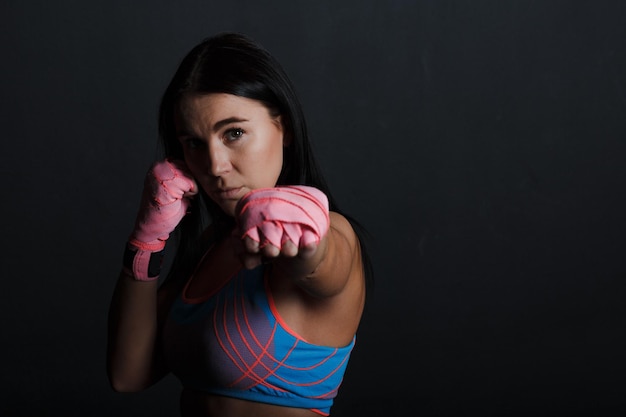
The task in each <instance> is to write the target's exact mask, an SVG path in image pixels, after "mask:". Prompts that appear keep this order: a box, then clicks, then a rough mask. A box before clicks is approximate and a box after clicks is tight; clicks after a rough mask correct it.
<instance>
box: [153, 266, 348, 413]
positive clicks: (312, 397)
mask: <svg viewBox="0 0 626 417" xmlns="http://www.w3.org/2000/svg"><path fill="white" fill-rule="evenodd" d="M268 268H269V267H267V266H265V265H260V266H258V267H257V268H255V269H253V270H247V269H245V268H242V269H240V270H239V271H238V272H236V273H235V274H234V275H233V276H232V277H231V278H230V279H229V280H228V281H227V282H226V283H225V284H224V285H223V286H222V287H221V288H218V289H216V290H215V291H214V292H213V293H212V294H207V295H206V296H205V297H202V298H201V299H188V298H186V297H185V293H186V290H187V287H188V286H189V283H190V282H191V279H190V280H189V281H188V282H187V284H186V285H185V288H184V289H183V291H182V293H181V295H180V296H178V297H177V298H176V300H175V301H174V303H173V305H172V308H171V311H170V313H169V316H168V318H167V320H166V323H165V328H164V351H165V352H164V353H165V359H166V361H167V363H168V366H169V367H170V369H171V370H172V372H173V374H174V375H175V376H176V377H177V378H178V379H180V381H181V383H182V384H183V386H184V387H187V388H191V389H194V390H198V391H204V392H207V393H210V394H215V395H222V396H228V397H234V398H239V399H244V400H250V401H256V402H262V403H269V404H275V405H281V406H287V407H297V408H308V409H311V410H313V411H315V412H316V413H318V414H321V415H325V416H327V415H329V413H330V407H331V406H332V404H333V399H334V398H335V396H336V395H337V391H338V389H339V386H340V385H341V381H342V379H343V375H344V372H345V369H346V366H347V364H348V359H349V357H350V353H351V351H352V348H353V347H354V344H355V341H356V336H355V337H353V339H352V341H351V343H350V344H348V345H347V346H344V347H341V348H335V347H329V346H320V345H315V344H312V343H308V342H307V341H305V340H304V339H303V338H302V337H300V336H299V335H297V334H296V333H295V332H294V331H293V330H291V329H290V328H289V327H288V326H287V325H286V323H285V322H284V321H283V320H282V319H281V317H280V315H279V314H278V311H277V309H276V306H275V305H274V300H273V299H272V295H271V292H270V290H269V287H268V282H267V277H266V273H265V272H266V270H267V269H268Z"/></svg>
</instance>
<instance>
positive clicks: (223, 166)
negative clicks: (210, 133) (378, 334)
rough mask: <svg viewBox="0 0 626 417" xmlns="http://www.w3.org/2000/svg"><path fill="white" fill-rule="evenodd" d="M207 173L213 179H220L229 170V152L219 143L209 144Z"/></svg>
mask: <svg viewBox="0 0 626 417" xmlns="http://www.w3.org/2000/svg"><path fill="white" fill-rule="evenodd" d="M208 151H209V155H208V157H209V167H208V168H209V172H210V173H211V175H213V176H215V177H221V176H222V175H224V174H225V173H227V172H228V171H229V170H230V167H231V162H230V152H229V149H228V148H227V147H226V146H224V144H222V143H221V142H218V141H212V143H210V144H209V148H208Z"/></svg>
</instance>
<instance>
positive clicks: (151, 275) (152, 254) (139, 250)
mask: <svg viewBox="0 0 626 417" xmlns="http://www.w3.org/2000/svg"><path fill="white" fill-rule="evenodd" d="M197 191H198V188H197V185H196V183H195V181H194V179H193V177H192V176H191V174H190V173H189V172H188V170H187V168H186V166H185V165H184V163H182V162H181V161H176V160H171V159H166V160H163V161H159V162H156V163H154V164H153V165H152V167H151V168H150V170H149V171H148V173H147V174H146V177H145V181H144V189H143V194H142V197H141V203H140V207H139V211H138V213H137V219H136V221H135V226H134V228H133V231H132V233H131V234H130V236H129V239H128V244H127V250H126V253H125V255H124V266H125V268H126V269H127V270H128V272H130V273H131V274H132V275H133V277H134V278H135V279H137V280H139V281H151V280H154V279H157V278H158V274H159V270H160V265H161V260H162V253H163V252H162V251H163V249H164V248H165V243H166V241H167V239H168V238H169V235H170V233H172V232H173V231H174V229H175V228H176V226H177V225H178V223H179V222H180V221H181V220H182V218H183V217H184V216H185V214H186V213H187V208H188V207H189V204H190V203H191V200H190V198H191V197H192V196H193V195H195V194H196V193H197Z"/></svg>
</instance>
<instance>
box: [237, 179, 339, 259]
mask: <svg viewBox="0 0 626 417" xmlns="http://www.w3.org/2000/svg"><path fill="white" fill-rule="evenodd" d="M236 216H237V219H238V222H239V230H240V231H241V233H242V236H241V237H242V239H243V238H245V237H246V236H248V237H250V238H251V239H253V240H255V241H256V242H259V246H260V247H263V246H265V245H267V244H268V243H269V244H272V245H274V246H276V247H277V248H279V249H281V248H282V245H283V243H284V242H285V241H287V240H290V241H292V242H293V243H294V244H296V246H298V247H299V248H301V247H303V246H306V245H309V244H311V243H319V242H320V240H321V239H322V238H323V237H324V235H326V233H327V232H328V228H329V225H330V218H329V214H328V198H327V197H326V195H325V194H324V193H323V192H321V191H320V190H318V189H317V188H313V187H309V186H304V185H298V186H286V187H278V188H261V189H258V190H253V191H251V192H249V193H248V194H246V195H245V196H244V197H243V198H242V199H241V200H240V201H239V203H238V204H237V208H236Z"/></svg>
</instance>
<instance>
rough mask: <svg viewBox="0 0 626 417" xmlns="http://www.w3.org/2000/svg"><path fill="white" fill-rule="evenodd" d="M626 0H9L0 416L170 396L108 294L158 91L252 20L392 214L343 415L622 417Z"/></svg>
mask: <svg viewBox="0 0 626 417" xmlns="http://www.w3.org/2000/svg"><path fill="white" fill-rule="evenodd" d="M625 4H626V3H624V2H622V1H620V0H616V1H612V2H611V1H550V0H545V1H530V0H528V1H434V0H433V1H427V0H416V1H408V0H406V1H374V0H359V1H357V0H351V1H330V0H328V1H311V2H304V1H282V2H281V1H269V2H257V1H223V2H209V1H176V2H174V1H117V0H108V1H70V0H59V1H51V2H44V1H38V2H32V1H31V2H29V1H17V0H10V1H3V2H2V6H1V9H0V10H1V14H2V17H1V20H2V29H1V33H2V36H1V37H0V39H1V40H0V42H1V43H0V45H1V48H2V49H1V57H2V65H1V68H2V70H1V71H2V74H1V81H0V83H1V84H0V85H1V87H2V104H1V105H2V108H1V115H2V126H1V128H0V132H1V134H2V141H1V143H2V152H1V158H2V163H1V164H0V169H1V170H2V171H1V173H2V179H3V180H4V183H3V185H2V195H3V198H2V208H3V211H2V216H1V218H2V223H3V224H2V237H3V239H2V244H3V250H2V281H3V285H2V290H1V293H0V306H1V307H0V308H1V310H0V317H1V320H2V321H1V322H0V323H1V325H2V327H1V335H2V344H1V348H0V349H1V350H0V358H1V360H2V365H1V368H0V369H1V372H0V382H1V383H2V387H1V390H0V414H1V415H3V416H5V415H6V416H113V415H115V416H136V415H146V416H147V415H150V416H174V415H177V401H178V399H177V394H178V390H179V388H178V383H177V381H176V380H175V379H173V378H171V377H168V378H167V379H166V380H164V381H162V382H160V383H159V384H158V385H156V386H155V387H153V388H151V389H149V390H147V391H145V392H143V393H139V394H129V395H127V394H117V393H114V392H112V391H111V390H110V388H109V386H108V382H107V379H106V374H105V366H104V360H105V345H106V314H107V309H108V302H109V299H110V296H111V293H112V289H113V285H114V281H115V279H116V277H117V273H118V270H119V267H120V261H121V254H122V248H123V244H124V241H125V239H126V237H127V234H128V232H129V231H130V228H131V226H132V222H133V220H134V215H135V210H136V208H137V204H138V199H139V194H140V191H141V185H142V184H141V183H142V179H143V174H144V173H145V171H146V169H147V167H148V165H149V163H150V162H151V161H152V160H153V159H154V158H155V156H156V155H157V147H156V143H157V142H156V110H157V105H158V101H159V98H160V95H161V93H162V91H163V90H164V88H165V86H166V84H167V82H168V81H169V78H170V77H171V75H172V74H173V71H174V70H175V68H176V67H177V65H178V62H179V60H180V59H181V58H182V56H183V55H184V54H185V53H186V52H187V51H188V50H189V49H190V48H191V47H192V46H193V45H195V44H196V43H197V42H199V41H200V40H201V39H202V38H204V37H206V36H209V35H212V34H215V33H218V32H221V31H241V32H244V33H247V34H249V35H251V36H252V37H254V38H255V39H257V40H258V41H259V42H260V43H262V44H263V45H264V46H266V47H267V48H268V49H269V50H270V51H271V52H272V53H273V54H274V55H275V56H276V57H277V58H278V59H279V60H280V61H281V62H282V64H283V65H284V67H285V69H286V70H287V72H288V73H289V75H290V76H291V78H292V80H293V82H294V84H295V85H296V89H297V90H298V92H299V95H300V98H301V100H302V103H303V106H304V109H305V112H306V114H307V118H308V123H309V127H310V131H311V137H312V140H313V142H314V147H315V150H316V153H317V156H318V158H319V160H320V161H321V163H322V166H323V168H324V170H325V172H326V174H327V176H328V179H329V181H330V183H331V186H332V188H333V191H334V194H336V197H337V198H338V200H339V202H340V204H341V206H342V207H343V208H344V210H346V211H347V212H349V213H351V214H352V215H354V216H355V217H357V218H358V219H360V220H361V221H362V222H363V223H364V224H365V225H366V226H367V227H368V229H369V230H370V232H371V234H372V241H371V254H372V258H373V261H374V267H375V271H376V283H375V286H374V287H373V288H372V289H371V291H370V293H369V295H370V298H369V301H368V305H367V310H366V314H365V317H364V320H363V324H362V327H361V329H360V332H359V336H358V342H357V347H356V349H355V351H354V353H353V359H352V361H351V362H350V365H349V367H348V371H347V374H346V377H345V380H344V385H343V387H342V390H341V392H340V395H339V397H338V399H337V401H336V406H335V407H334V414H333V415H334V416H338V417H340V416H362V415H368V416H369V415H380V416H404V415H419V416H527V415H532V416H538V415H541V416H544V415H545V416H548V415H549V416H554V415H558V416H571V415H581V416H624V415H626V400H625V398H626V365H625V363H626V359H625V354H626V349H625V348H626V337H625V336H626V326H625V324H626V307H624V304H625V301H624V300H625V298H626V297H625V296H626V283H625V278H626V260H625V259H626V257H625V256H624V252H625V249H626V237H625V235H626V221H625V218H624V213H626V196H625V193H626V164H625V157H626V24H625V22H626V6H625Z"/></svg>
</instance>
